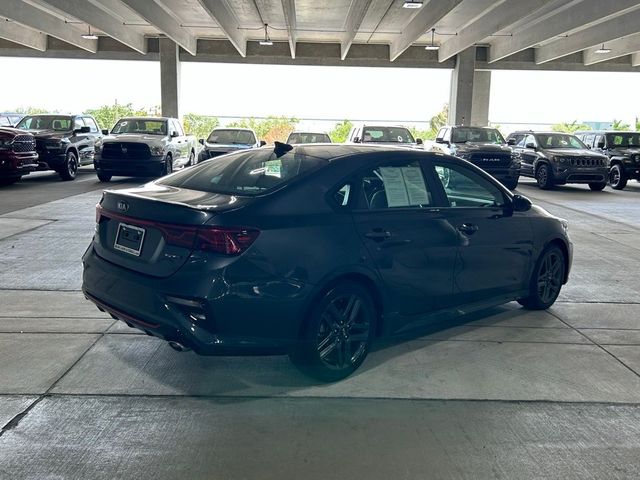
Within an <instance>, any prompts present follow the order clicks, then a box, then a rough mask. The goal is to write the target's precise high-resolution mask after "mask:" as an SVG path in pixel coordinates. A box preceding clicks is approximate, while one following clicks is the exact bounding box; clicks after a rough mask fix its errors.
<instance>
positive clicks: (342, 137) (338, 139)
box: [329, 120, 353, 143]
mask: <svg viewBox="0 0 640 480" xmlns="http://www.w3.org/2000/svg"><path fill="white" fill-rule="evenodd" d="M351 127H353V123H352V122H351V121H350V120H343V121H341V122H339V123H336V125H335V127H333V130H331V131H330V132H329V138H331V141H332V142H333V143H342V142H346V141H347V135H349V132H350V131H351Z"/></svg>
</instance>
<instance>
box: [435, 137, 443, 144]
mask: <svg viewBox="0 0 640 480" xmlns="http://www.w3.org/2000/svg"><path fill="white" fill-rule="evenodd" d="M436 143H444V140H442V137H438V138H436Z"/></svg>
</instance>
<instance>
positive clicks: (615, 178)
mask: <svg viewBox="0 0 640 480" xmlns="http://www.w3.org/2000/svg"><path fill="white" fill-rule="evenodd" d="M609 181H610V182H611V185H612V186H614V187H617V186H618V184H619V183H620V170H619V169H618V168H617V167H613V168H612V169H611V172H610V173H609Z"/></svg>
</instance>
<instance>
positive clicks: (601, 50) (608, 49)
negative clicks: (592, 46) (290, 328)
mask: <svg viewBox="0 0 640 480" xmlns="http://www.w3.org/2000/svg"><path fill="white" fill-rule="evenodd" d="M596 53H611V49H610V48H606V47H605V46H604V43H603V44H602V47H600V48H599V49H597V50H596Z"/></svg>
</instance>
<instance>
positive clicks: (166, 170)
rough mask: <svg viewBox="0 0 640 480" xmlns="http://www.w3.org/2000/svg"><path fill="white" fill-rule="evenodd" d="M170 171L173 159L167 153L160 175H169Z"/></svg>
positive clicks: (171, 170)
mask: <svg viewBox="0 0 640 480" xmlns="http://www.w3.org/2000/svg"><path fill="white" fill-rule="evenodd" d="M171 172H173V160H172V158H171V155H167V158H166V159H165V161H164V172H163V173H162V176H165V175H169V174H170V173H171Z"/></svg>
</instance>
